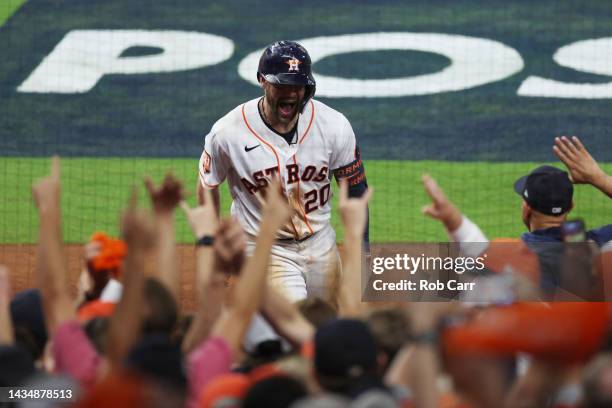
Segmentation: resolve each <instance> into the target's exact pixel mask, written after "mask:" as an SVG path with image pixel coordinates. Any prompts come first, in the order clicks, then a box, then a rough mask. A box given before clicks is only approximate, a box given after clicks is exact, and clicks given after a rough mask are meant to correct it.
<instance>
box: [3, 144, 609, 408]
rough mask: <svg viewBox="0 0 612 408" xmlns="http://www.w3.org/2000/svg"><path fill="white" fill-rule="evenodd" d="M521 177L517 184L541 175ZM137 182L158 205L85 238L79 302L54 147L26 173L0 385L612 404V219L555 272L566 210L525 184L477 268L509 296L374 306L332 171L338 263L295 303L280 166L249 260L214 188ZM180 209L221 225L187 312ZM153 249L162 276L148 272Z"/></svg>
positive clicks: (417, 402)
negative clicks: (513, 212) (512, 224)
mask: <svg viewBox="0 0 612 408" xmlns="http://www.w3.org/2000/svg"><path fill="white" fill-rule="evenodd" d="M554 149H555V153H557V155H558V156H559V158H560V159H561V160H562V161H563V163H564V164H565V165H566V167H567V169H568V172H569V177H571V180H572V181H573V182H574V183H588V184H591V185H593V186H595V187H597V188H598V189H600V190H601V191H602V192H604V193H605V194H607V195H608V196H610V197H612V177H610V176H608V175H606V174H605V173H604V172H603V171H602V170H601V169H600V167H599V166H598V165H597V163H596V162H595V161H594V160H593V159H592V157H591V156H590V154H589V153H588V151H587V150H586V149H585V148H584V146H583V145H582V144H581V143H580V141H579V140H578V139H577V138H573V139H569V138H565V137H563V138H558V139H556V141H555V147H554ZM544 170H545V169H544ZM542 172H543V170H542V169H541V168H540V169H539V172H538V171H535V172H533V173H532V174H531V175H530V176H532V175H533V174H536V176H537V175H538V174H542ZM544 173H546V171H544ZM553 173H554V171H553ZM546 174H548V173H546ZM555 174H556V173H555ZM563 174H565V177H568V174H566V173H563ZM530 176H527V178H525V179H524V181H523V184H522V185H520V186H518V187H520V188H519V189H518V190H517V192H519V194H521V192H523V193H524V191H523V190H524V189H525V188H526V187H525V186H524V184H525V183H533V180H531V181H529V177H530ZM545 177H546V176H545ZM555 177H557V176H555ZM532 178H533V177H532ZM536 178H537V177H536ZM423 183H424V187H425V190H426V192H427V193H428V195H429V197H430V198H431V200H432V203H431V205H429V206H427V207H426V208H424V209H423V212H424V214H426V215H428V216H431V217H433V218H435V219H437V220H439V221H441V223H442V224H443V225H444V226H445V228H446V229H447V231H448V233H449V237H450V238H451V239H453V240H456V241H459V242H460V243H466V244H467V243H469V242H480V243H486V242H488V240H487V238H486V237H485V236H484V234H483V233H482V232H481V231H480V229H479V228H478V227H477V226H476V225H475V224H473V223H472V222H471V221H469V219H467V218H466V217H465V216H464V215H462V214H461V212H460V210H459V209H458V208H457V207H456V206H455V205H453V203H452V202H450V201H449V200H448V199H447V198H446V196H445V194H444V192H443V191H442V190H441V189H440V187H439V186H438V185H437V184H436V182H435V180H433V179H432V178H431V177H429V176H424V177H423ZM145 184H146V187H147V190H148V192H149V196H150V199H151V202H152V207H153V211H147V210H143V209H140V208H138V206H137V197H136V193H133V194H132V197H131V199H130V203H129V205H128V208H127V209H126V210H125V212H124V214H123V217H122V222H121V233H122V238H121V240H119V239H112V238H110V237H108V236H106V235H104V234H102V233H97V234H94V235H93V236H92V238H91V240H90V242H89V243H88V244H87V245H86V246H85V256H84V257H85V261H86V268H85V269H84V272H83V274H82V275H81V279H80V280H79V294H78V296H77V298H76V299H75V298H74V297H73V296H72V295H71V290H70V285H69V282H68V273H67V263H66V259H65V258H64V252H63V248H62V240H61V216H60V163H59V159H58V158H53V160H52V168H51V172H50V174H49V175H48V176H47V177H45V178H43V179H42V180H40V181H39V182H38V183H37V184H35V186H34V188H33V195H34V199H35V202H36V206H37V208H38V213H39V217H40V236H39V242H38V260H37V269H36V279H37V283H38V288H37V289H32V290H26V291H24V292H20V293H17V294H16V295H15V296H13V297H12V298H11V290H10V285H9V282H8V272H7V271H6V270H5V269H0V387H13V388H15V387H19V386H21V387H28V388H26V390H33V389H41V390H42V389H55V390H70V391H71V395H70V397H71V398H70V399H71V402H70V404H73V405H74V406H79V407H98V406H100V407H108V406H111V407H124V406H125V407H128V406H129V407H131V408H134V407H140V406H142V407H156V406H160V407H162V406H163V407H166V406H168V407H178V406H189V407H289V406H291V407H330V408H331V407H349V406H350V407H487V408H488V407H509V408H510V407H511V408H514V407H547V406H551V407H559V408H560V407H585V408H586V407H610V406H612V342H610V341H609V340H610V338H611V337H609V335H610V321H611V320H610V318H609V308H608V304H607V303H606V302H605V300H606V299H607V292H606V290H605V289H606V277H607V276H610V274H611V273H612V270H611V266H612V261H611V258H612V257H611V255H612V251H610V249H612V248H611V246H612V245H611V244H610V243H609V242H608V241H609V240H610V238H608V237H609V236H610V235H612V225H609V226H604V227H602V228H599V229H597V230H593V231H591V232H587V233H586V235H587V238H590V241H594V242H595V245H592V244H591V243H589V242H586V243H581V244H584V245H586V246H585V247H583V248H582V249H581V250H579V251H578V253H579V256H577V255H576V253H575V251H576V249H575V248H572V249H563V250H562V254H561V255H559V257H561V258H559V257H557V258H559V259H561V261H560V262H557V263H556V264H557V265H559V266H558V267H557V268H556V269H554V268H553V270H551V269H550V263H547V261H543V260H542V258H543V257H544V258H546V256H545V254H542V253H538V249H537V245H536V246H534V245H533V243H534V242H537V243H539V242H554V241H562V239H563V236H562V234H560V232H559V231H560V230H561V227H562V224H563V222H564V221H566V218H567V212H568V211H569V210H567V211H563V213H562V214H545V213H543V212H540V211H538V210H537V208H538V205H539V204H538V203H537V202H535V201H533V197H531V199H530V198H529V197H527V195H525V194H522V196H523V220H524V221H525V223H526V226H527V227H528V229H529V231H530V232H529V233H527V234H526V235H525V236H523V239H522V240H516V241H513V244H512V245H510V246H504V249H503V250H498V251H496V250H495V248H494V245H493V244H494V242H493V243H491V244H490V247H489V251H490V252H489V255H490V256H489V257H488V264H487V267H488V269H487V271H486V272H485V273H484V277H485V278H486V277H487V276H493V277H500V276H503V277H505V278H508V277H510V278H509V279H510V281H511V282H513V285H511V286H510V288H511V289H510V290H511V292H512V300H511V301H508V300H507V298H505V299H506V300H505V301H504V302H503V304H496V302H477V303H476V304H474V303H471V304H469V303H466V302H458V301H447V302H431V303H430V302H412V303H391V302H388V303H384V304H368V303H365V302H362V301H361V295H362V292H361V290H362V288H361V273H362V265H363V262H364V259H365V257H366V255H365V254H364V253H363V250H362V249H363V246H362V237H363V231H364V228H365V225H366V217H367V215H366V214H367V212H366V207H367V205H368V201H369V199H370V197H371V196H372V190H371V189H370V190H368V192H367V193H366V194H365V195H364V196H363V197H361V198H349V197H348V194H347V187H346V183H345V182H341V183H340V198H339V205H338V211H339V214H340V219H341V222H342V225H343V228H344V242H343V247H342V272H341V273H340V272H338V270H339V269H338V268H337V267H336V268H334V267H330V268H331V271H330V275H331V276H332V277H333V279H332V281H333V283H332V284H330V293H329V296H328V298H326V299H322V298H308V299H306V300H304V301H301V302H299V303H298V304H293V303H291V302H289V301H287V300H286V299H285V298H284V297H283V294H282V291H279V289H278V288H276V287H273V286H271V285H270V284H269V283H268V281H267V279H266V273H267V265H268V260H269V254H270V250H271V247H272V245H273V244H274V241H275V234H276V231H277V230H278V229H279V227H281V226H282V225H283V223H285V222H286V220H287V218H288V217H289V216H290V209H289V207H288V204H287V202H286V200H285V199H283V196H282V194H281V193H280V191H281V190H280V187H279V185H278V182H277V181H273V183H272V184H271V185H270V186H269V188H268V190H267V194H266V195H265V197H262V200H263V201H264V204H263V219H262V221H261V225H260V232H259V235H258V236H257V241H256V246H255V249H254V251H253V253H252V254H251V256H249V257H247V256H245V248H246V243H245V238H244V234H243V232H242V229H241V228H240V225H238V224H237V222H236V221H234V220H232V219H229V218H228V219H222V220H219V219H218V218H217V216H216V209H215V208H214V205H213V204H212V199H211V198H210V197H209V196H208V197H205V200H204V201H205V203H204V204H203V205H201V206H199V207H196V208H189V207H188V206H187V205H186V204H185V203H184V202H183V201H182V199H183V190H182V185H181V183H180V181H178V180H177V179H175V178H174V177H173V176H171V175H169V176H167V177H166V178H165V180H164V181H163V183H162V184H161V185H160V186H156V185H154V184H153V183H152V182H151V181H150V180H147V181H146V182H145ZM536 184H537V183H536ZM553 184H554V183H553ZM543 185H544V187H542V186H540V187H539V188H541V189H546V188H550V187H546V182H545V183H543ZM534 186H535V187H533V188H534V189H535V188H536V187H537V185H535V184H534ZM521 188H522V189H523V190H521ZM533 191H535V190H533ZM540 193H541V192H540ZM517 202H518V200H517ZM540 204H541V203H540ZM179 206H182V207H183V210H184V212H185V214H186V216H187V219H188V220H189V224H190V226H191V228H192V230H193V233H194V236H195V237H196V238H200V237H203V236H208V235H210V236H214V241H212V242H209V245H198V246H197V247H196V248H195V251H196V259H197V264H196V269H197V270H196V271H194V273H195V274H196V282H197V287H198V303H199V305H198V309H197V311H196V313H195V314H193V315H189V316H186V315H182V314H181V313H180V311H179V310H178V307H177V298H178V294H179V277H178V269H177V260H176V244H175V238H174V226H173V218H174V212H175V210H176V209H177V207H179ZM571 206H573V203H572V204H571ZM571 206H570V209H571ZM543 231H544V232H543ZM534 237H535V238H534ZM486 245H487V244H485V246H486ZM466 248H468V247H467V246H466ZM470 248H473V246H471V247H470ZM466 251H468V250H467V249H466ZM571 251H574V252H571ZM468 252H469V251H468ZM474 255H475V254H474ZM563 256H565V257H566V258H563ZM151 257H155V265H156V268H155V269H156V273H155V274H154V276H145V274H144V273H143V271H144V270H145V264H146V262H147V260H148V259H150V258H151ZM575 259H578V262H572V260H575ZM563 265H572V268H573V269H572V270H571V271H567V270H563V269H564V268H565V269H567V267H564V266H563ZM547 268H548V269H547ZM568 274H569V275H572V274H574V275H576V274H582V275H586V276H589V280H588V282H591V283H593V282H597V283H596V284H595V283H594V284H593V285H591V286H589V285H587V287H586V288H585V287H584V285H582V286H580V290H579V293H578V294H576V293H568V292H567V291H561V290H555V288H556V287H558V285H557V286H554V287H551V286H550V285H549V284H550V278H551V277H555V276H556V277H557V282H556V283H558V281H559V280H563V276H566V275H568ZM482 277H483V276H480V278H482ZM572 282H574V283H575V281H573V280H572ZM602 282H603V284H602ZM547 285H548V286H547ZM574 286H575V285H574ZM608 286H609V283H608ZM594 288H596V290H595V289H594ZM570 292H571V291H570ZM595 292H596V293H595ZM594 293H595V294H594ZM572 296H574V297H572ZM590 296H591V297H590ZM585 299H586V300H587V301H582V302H578V301H577V300H585ZM526 300H529V301H526ZM559 300H564V301H559ZM568 300H572V301H571V302H570V301H568ZM262 333H263V335H262ZM62 395H63V396H65V397H67V396H68V395H67V394H66V393H64V394H62ZM58 401H59V402H58ZM66 403H67V402H66V401H63V402H62V401H61V399H58V400H53V401H52V400H47V401H46V402H45V404H46V406H56V405H57V404H61V405H62V406H63V404H66Z"/></svg>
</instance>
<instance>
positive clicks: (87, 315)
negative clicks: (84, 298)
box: [77, 300, 116, 322]
mask: <svg viewBox="0 0 612 408" xmlns="http://www.w3.org/2000/svg"><path fill="white" fill-rule="evenodd" d="M115 306H116V304H115V303H112V302H103V301H101V300H92V301H91V302H87V303H85V304H84V305H83V306H81V308H80V309H79V311H78V313H77V315H78V319H79V320H80V321H81V322H86V321H88V320H91V319H95V318H96V317H110V316H111V315H112V314H113V312H114V311H115Z"/></svg>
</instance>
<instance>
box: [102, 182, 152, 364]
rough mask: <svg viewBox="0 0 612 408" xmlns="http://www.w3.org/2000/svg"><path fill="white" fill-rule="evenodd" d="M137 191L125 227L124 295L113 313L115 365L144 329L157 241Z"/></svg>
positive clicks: (112, 355) (111, 354)
mask: <svg viewBox="0 0 612 408" xmlns="http://www.w3.org/2000/svg"><path fill="white" fill-rule="evenodd" d="M136 202H137V196H136V192H135V191H134V192H133V193H132V198H131V199H130V205H129V207H128V209H127V210H126V212H125V214H124V215H123V220H122V225H121V230H122V234H123V239H124V240H125V242H126V243H127V246H128V251H127V256H126V258H125V270H124V272H123V273H124V275H123V283H124V286H123V295H122V296H121V300H120V301H119V303H118V304H117V307H116V308H115V311H114V313H113V316H112V317H111V320H110V324H109V329H108V345H107V348H106V353H107V356H108V359H109V361H110V363H111V364H112V365H115V366H119V365H120V364H121V363H122V361H123V360H124V358H125V356H126V355H127V353H128V352H129V350H130V348H131V347H132V346H133V345H134V344H135V343H136V341H137V340H138V338H139V336H140V333H141V326H142V316H143V311H142V305H143V302H144V289H143V286H144V267H145V260H146V257H147V255H148V254H150V252H151V250H152V249H153V246H154V245H155V227H154V225H153V222H152V220H151V217H150V214H149V213H148V212H146V211H144V210H138V209H137V208H136Z"/></svg>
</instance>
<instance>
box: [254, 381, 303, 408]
mask: <svg viewBox="0 0 612 408" xmlns="http://www.w3.org/2000/svg"><path fill="white" fill-rule="evenodd" d="M306 395H307V391H306V388H305V387H304V385H303V384H302V383H300V382H299V381H297V380H295V379H293V378H291V377H287V376H279V375H277V376H274V377H270V378H266V379H264V380H261V381H259V382H256V383H255V384H254V385H252V386H251V387H250V389H249V390H248V392H247V394H246V395H245V397H244V401H243V404H242V407H243V408H259V407H264V406H265V407H269V408H285V407H289V406H290V405H291V404H292V403H293V402H295V401H297V400H299V399H300V398H303V397H305V396H306Z"/></svg>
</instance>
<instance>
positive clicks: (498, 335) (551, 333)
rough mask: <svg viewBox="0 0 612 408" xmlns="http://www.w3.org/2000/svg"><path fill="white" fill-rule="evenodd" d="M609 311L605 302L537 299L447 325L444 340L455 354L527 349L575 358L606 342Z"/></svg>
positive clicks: (568, 359) (561, 358) (543, 355)
mask: <svg viewBox="0 0 612 408" xmlns="http://www.w3.org/2000/svg"><path fill="white" fill-rule="evenodd" d="M608 313H609V312H608V306H607V304H606V303H604V302H590V303H587V302H583V303H578V302H575V303H572V302H557V303H535V302H534V303H517V304H514V305H511V306H507V307H499V308H490V309H486V310H484V311H482V312H480V313H479V314H478V315H477V316H476V317H475V318H474V319H473V320H472V321H470V322H468V323H466V324H464V325H459V326H456V327H449V328H447V329H445V330H444V332H443V337H442V338H443V341H442V344H443V347H444V351H445V352H446V353H447V354H448V355H450V356H452V355H465V354H470V353H472V354H489V355H491V354H493V355H510V354H514V353H516V352H524V353H529V354H532V355H534V356H536V357H539V358H543V359H549V360H554V361H558V362H566V363H573V362H577V361H583V360H584V359H586V358H588V357H589V356H590V355H591V354H592V353H594V352H596V351H597V349H598V348H599V347H600V346H601V343H602V341H603V339H604V336H605V333H606V329H607V322H608Z"/></svg>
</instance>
